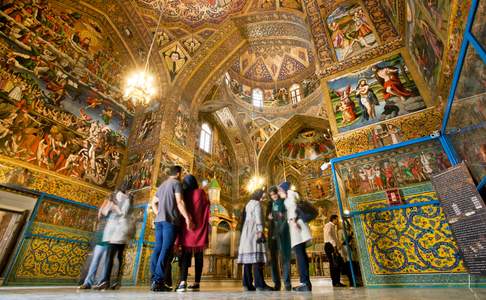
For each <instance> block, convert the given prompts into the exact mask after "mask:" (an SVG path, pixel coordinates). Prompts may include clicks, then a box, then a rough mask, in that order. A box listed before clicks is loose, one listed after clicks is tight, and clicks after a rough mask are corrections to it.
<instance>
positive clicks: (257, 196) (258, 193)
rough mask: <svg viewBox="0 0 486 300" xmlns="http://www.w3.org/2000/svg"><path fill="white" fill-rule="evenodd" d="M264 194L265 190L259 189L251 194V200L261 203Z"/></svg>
mask: <svg viewBox="0 0 486 300" xmlns="http://www.w3.org/2000/svg"><path fill="white" fill-rule="evenodd" d="M263 194H265V190H264V189H258V190H256V191H254V192H253V194H251V196H250V200H256V201H260V200H261V199H262V196H263Z"/></svg>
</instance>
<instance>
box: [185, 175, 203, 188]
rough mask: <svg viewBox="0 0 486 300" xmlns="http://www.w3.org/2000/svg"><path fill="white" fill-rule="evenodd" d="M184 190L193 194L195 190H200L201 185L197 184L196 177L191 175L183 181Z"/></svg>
mask: <svg viewBox="0 0 486 300" xmlns="http://www.w3.org/2000/svg"><path fill="white" fill-rule="evenodd" d="M182 188H183V189H184V192H192V191H193V190H197V189H198V188H199V184H198V183H197V179H196V177H194V175H191V174H188V175H186V176H184V179H183V180H182Z"/></svg>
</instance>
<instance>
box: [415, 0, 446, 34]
mask: <svg viewBox="0 0 486 300" xmlns="http://www.w3.org/2000/svg"><path fill="white" fill-rule="evenodd" d="M414 1H415V5H419V6H421V8H422V9H423V10H424V12H425V13H426V15H427V17H428V18H429V20H431V21H432V23H431V24H432V26H433V27H434V28H435V29H436V30H437V32H439V34H440V35H441V36H442V37H443V38H447V31H448V26H449V15H450V12H451V1H449V0H424V1H419V0H414Z"/></svg>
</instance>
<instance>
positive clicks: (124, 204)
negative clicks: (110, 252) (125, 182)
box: [103, 191, 130, 244]
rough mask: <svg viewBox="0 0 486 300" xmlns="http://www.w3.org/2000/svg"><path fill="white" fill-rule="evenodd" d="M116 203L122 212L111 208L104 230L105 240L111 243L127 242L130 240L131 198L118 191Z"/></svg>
mask: <svg viewBox="0 0 486 300" xmlns="http://www.w3.org/2000/svg"><path fill="white" fill-rule="evenodd" d="M115 199H116V205H117V206H118V207H119V208H120V213H118V212H117V211H115V210H111V212H110V215H109V216H108V220H107V221H106V225H105V230H104V231H103V242H108V243H110V244H126V243H127V242H128V232H129V229H130V228H129V220H128V218H129V216H128V211H129V209H130V198H129V197H128V196H127V195H126V194H124V193H122V192H120V191H119V192H117V193H116V195H115Z"/></svg>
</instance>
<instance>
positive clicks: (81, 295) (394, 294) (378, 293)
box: [0, 282, 486, 300]
mask: <svg viewBox="0 0 486 300" xmlns="http://www.w3.org/2000/svg"><path fill="white" fill-rule="evenodd" d="M0 299H1V300H4V299H5V300H7V299H32V300H64V299H76V300H80V299H88V300H110V299H113V300H138V299H147V300H149V299H164V300H165V299H167V300H170V299H175V300H179V299H208V300H213V299H214V300H222V299H265V300H273V299H289V300H290V299H292V300H293V299H295V300H305V299H328V300H334V299H336V300H338V299H339V300H355V299H356V300H358V299H359V300H368V299H369V300H402V299H403V300H424V299H426V300H436V299H437V300H447V299H454V300H469V299H471V300H473V299H474V300H479V299H486V289H472V290H470V289H467V288H462V289H461V288H432V289H428V288H401V289H396V288H395V289H392V288H387V289H364V288H358V289H351V288H336V289H333V288H332V287H330V286H329V284H327V283H326V282H316V283H314V291H313V292H312V293H296V292H242V291H241V288H240V287H239V285H238V283H236V282H226V283H206V285H205V286H203V291H201V292H198V293H175V292H172V293H153V292H150V291H148V290H147V288H128V287H127V288H122V289H121V290H119V291H104V292H98V291H79V290H77V289H75V288H66V287H59V288H0Z"/></svg>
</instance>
